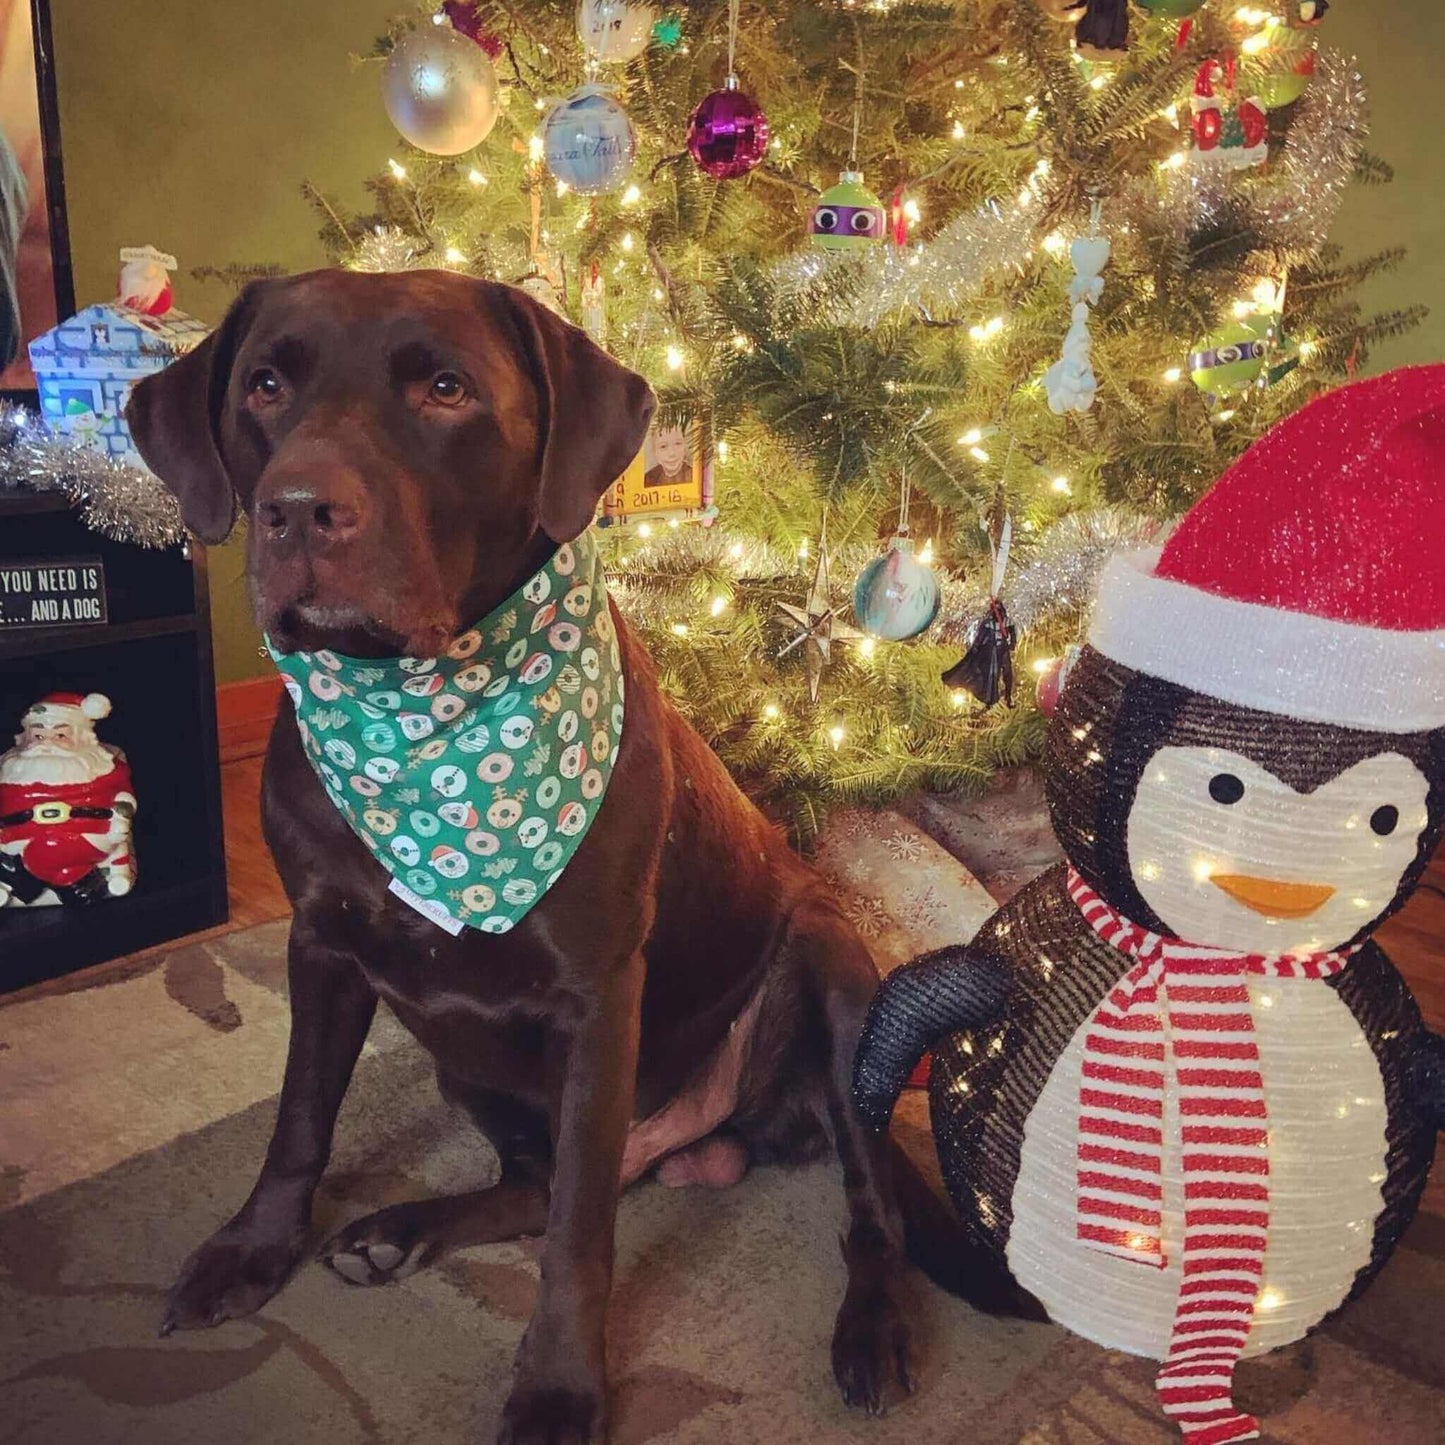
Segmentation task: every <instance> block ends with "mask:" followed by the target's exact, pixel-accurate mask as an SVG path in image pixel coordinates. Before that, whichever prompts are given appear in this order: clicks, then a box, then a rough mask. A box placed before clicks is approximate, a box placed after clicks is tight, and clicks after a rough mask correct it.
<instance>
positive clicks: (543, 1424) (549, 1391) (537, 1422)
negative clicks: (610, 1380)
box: [497, 1383, 607, 1445]
mask: <svg viewBox="0 0 1445 1445" xmlns="http://www.w3.org/2000/svg"><path fill="white" fill-rule="evenodd" d="M606 1433H607V1425H606V1409H605V1403H604V1400H603V1394H602V1391H600V1390H576V1389H565V1388H562V1387H558V1386H550V1387H549V1386H537V1385H528V1384H525V1383H520V1384H518V1385H517V1387H516V1388H515V1389H514V1390H513V1391H512V1394H511V1397H510V1398H509V1399H508V1400H507V1403H506V1405H505V1406H503V1408H502V1428H501V1430H500V1431H498V1433H497V1445H601V1442H602V1440H603V1439H604V1438H605V1437H606Z"/></svg>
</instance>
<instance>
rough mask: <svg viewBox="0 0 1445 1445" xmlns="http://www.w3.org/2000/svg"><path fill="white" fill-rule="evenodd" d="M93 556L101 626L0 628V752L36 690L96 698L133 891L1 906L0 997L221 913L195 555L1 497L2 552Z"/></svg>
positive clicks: (211, 724)
mask: <svg viewBox="0 0 1445 1445" xmlns="http://www.w3.org/2000/svg"><path fill="white" fill-rule="evenodd" d="M80 556H87V557H97V556H98V557H99V558H100V559H101V561H102V562H103V564H104V566H105V580H106V600H107V611H108V621H107V622H106V623H105V624H102V625H95V626H76V627H54V628H43V627H37V628H23V629H5V630H3V631H0V752H3V751H4V750H5V748H6V747H8V746H9V743H10V736H11V734H12V733H13V732H14V731H15V730H16V729H17V728H18V726H19V720H20V716H21V714H22V712H23V711H24V709H25V708H26V707H27V706H28V705H29V704H30V703H32V702H33V701H35V699H36V698H38V697H41V696H43V695H44V694H45V693H47V692H52V691H67V692H103V693H105V694H106V695H107V696H108V697H109V698H110V699H111V701H112V704H113V712H112V714H111V716H110V717H109V718H107V719H106V720H105V721H104V722H103V723H101V724H100V727H99V732H100V734H101V737H102V739H103V740H104V741H106V742H110V743H115V744H118V745H119V746H120V747H121V748H123V749H124V751H125V753H126V755H127V757H128V759H129V761H130V766H131V772H132V774H133V776H134V779H135V791H136V797H137V799H138V809H137V813H136V819H135V856H136V865H137V869H138V878H137V882H136V887H135V889H134V890H133V891H132V892H131V893H129V894H127V895H126V896H125V897H123V898H115V899H109V900H107V901H105V902H102V903H98V904H95V905H93V906H91V907H82V908H66V907H50V908H18V907H8V908H0V993H3V992H8V991H10V990H13V989H17V988H22V987H24V986H26V985H27V984H32V983H36V982H38V981H40V980H42V979H46V978H53V977H56V976H58V975H61V974H66V973H70V972H73V971H74V970H75V969H78V968H84V967H87V966H88V965H90V964H94V963H100V962H103V961H105V960H107V959H111V958H117V957H119V956H120V955H122V954H126V953H133V952H135V951H137V950H139V949H142V948H150V947H153V946H154V945H156V944H160V943H165V942H168V941H169V940H171V939H174V938H179V937H181V936H183V935H184V934H188V933H193V932H196V931H198V930H200V929H203V928H210V927H213V926H214V925H216V924H218V923H223V922H224V921H225V919H226V913H227V905H226V864H225V852H224V846H223V841H222V831H221V788H220V763H219V756H218V753H217V747H216V712H215V678H214V673H213V670H212V662H211V628H210V609H209V603H208V600H207V593H206V563H205V554H204V550H203V549H202V548H200V547H199V546H194V547H193V555H192V556H191V557H190V558H187V557H185V556H183V555H182V553H181V552H180V550H179V549H171V550H169V551H166V552H156V551H149V550H146V549H143V548H140V547H134V546H130V545H128V544H125V543H121V542H113V541H110V540H109V539H107V538H105V537H101V536H99V535H97V534H96V533H94V532H92V531H90V530H89V529H88V528H86V527H85V526H84V525H83V524H82V522H81V521H80V519H79V518H78V517H77V516H76V514H75V513H74V512H73V511H72V510H71V508H70V507H69V506H68V505H67V504H66V502H65V501H64V499H63V498H60V497H56V496H51V495H33V494H32V495H16V494H0V564H3V561H4V559H6V558H27V559H34V558H45V557H56V558H60V557H80Z"/></svg>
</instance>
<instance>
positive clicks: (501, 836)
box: [267, 533, 622, 934]
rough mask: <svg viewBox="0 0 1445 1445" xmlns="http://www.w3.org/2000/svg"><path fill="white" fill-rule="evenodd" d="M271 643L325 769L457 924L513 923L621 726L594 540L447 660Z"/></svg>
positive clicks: (398, 876) (414, 900) (616, 668)
mask: <svg viewBox="0 0 1445 1445" xmlns="http://www.w3.org/2000/svg"><path fill="white" fill-rule="evenodd" d="M267 648H268V649H269V651H270V653H271V656H272V658H273V659H274V661H275V663H276V666H277V667H278V668H280V669H281V672H282V674H283V676H284V678H285V682H286V691H287V692H288V693H290V694H291V701H292V703H293V704H294V706H295V708H296V722H297V726H298V727H299V728H300V729H301V741H302V743H303V745H304V746H305V749H306V756H307V759H308V760H309V761H310V763H311V766H312V768H313V769H314V770H315V772H316V776H317V777H318V778H320V779H321V783H322V786H323V787H324V788H325V789H326V792H327V794H328V795H329V797H330V798H331V801H332V802H333V803H335V804H336V806H337V807H338V808H339V809H340V810H341V813H342V815H343V816H344V817H345V819H346V821H347V822H348V823H350V824H351V826H352V828H353V829H354V830H355V832H356V835H357V836H358V837H359V838H360V839H361V841H362V842H363V843H365V844H366V846H367V847H368V848H370V849H371V851H372V854H373V855H374V856H375V857H376V859H377V860H378V861H379V862H380V863H381V864H382V865H383V866H384V867H385V868H386V869H387V871H388V872H390V873H391V875H392V884H391V891H392V892H393V893H396V894H398V895H400V897H402V898H403V899H404V900H405V901H406V902H407V903H409V904H411V906H412V907H414V908H416V909H418V910H419V911H420V912H422V913H424V914H425V915H426V916H427V917H428V918H431V919H432V920H433V921H434V922H436V923H438V924H440V925H441V927H443V928H445V929H446V930H447V931H448V932H449V933H453V934H456V933H460V932H461V930H462V928H463V926H466V927H469V928H479V929H481V930H482V931H483V932H485V933H506V932H507V931H508V930H509V929H511V928H514V927H515V926H516V924H517V923H518V921H519V920H520V919H522V918H523V917H525V915H526V913H527V911H528V909H530V908H532V907H533V905H535V904H536V902H537V900H538V899H540V898H541V897H542V895H543V894H544V893H546V891H547V890H548V889H549V888H550V887H551V886H552V885H553V884H554V883H555V882H556V881H557V879H558V878H560V877H561V876H562V870H563V869H564V868H566V866H567V864H568V863H569V862H570V861H571V858H572V855H573V854H574V853H575V852H576V851H577V849H578V847H579V846H580V845H581V842H582V839H583V838H585V837H586V836H587V829H588V828H589V827H590V826H591V823H592V820H593V818H595V817H596V816H597V810H598V809H599V808H600V807H601V805H602V796H603V794H604V793H605V792H606V791H607V783H608V780H609V779H610V778H611V776H612V764H613V760H614V759H615V757H616V755H617V748H618V744H619V742H620V740H621V737H622V661H621V657H620V655H619V652H618V646H617V632H616V628H615V627H614V626H613V622H612V614H611V612H610V611H609V609H608V603H607V583H606V578H605V577H604V576H603V573H602V566H601V563H600V562H599V561H598V557H597V548H596V545H595V543H594V542H593V540H592V536H591V534H590V533H584V534H583V535H582V536H581V537H579V538H578V539H577V540H576V541H575V542H571V543H564V544H563V545H562V546H560V547H558V548H557V550H556V552H554V553H553V554H552V558H551V560H550V561H549V562H548V563H547V565H546V566H545V567H543V568H542V570H541V571H540V572H538V573H537V575H536V576H535V577H533V578H532V579H531V580H530V581H529V582H527V583H526V584H525V585H524V586H523V587H522V588H521V589H520V590H519V591H517V592H515V593H513V594H512V596H511V597H509V598H507V600H506V601H505V602H503V603H502V604H501V606H499V607H497V608H496V609H495V610H494V611H493V612H491V613H490V614H489V615H488V616H486V617H484V618H483V619H482V620H481V621H480V622H479V623H477V625H476V626H475V627H472V628H469V629H468V630H467V631H466V632H463V633H462V634H461V636H460V637H458V638H457V639H456V641H455V642H453V643H452V645H451V647H450V648H448V649H447V655H446V656H445V657H442V658H435V657H400V658H380V659H375V658H360V657H339V656H338V655H337V654H336V653H334V652H330V651H321V652H294V653H290V654H281V653H278V652H277V651H276V650H275V648H273V647H271V644H270V640H269V639H267Z"/></svg>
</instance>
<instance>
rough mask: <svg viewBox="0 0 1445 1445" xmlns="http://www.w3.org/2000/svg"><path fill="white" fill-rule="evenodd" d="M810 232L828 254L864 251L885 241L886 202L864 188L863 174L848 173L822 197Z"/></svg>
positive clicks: (814, 243)
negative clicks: (884, 205)
mask: <svg viewBox="0 0 1445 1445" xmlns="http://www.w3.org/2000/svg"><path fill="white" fill-rule="evenodd" d="M808 231H809V239H810V240H811V241H812V243H813V245H815V246H819V247H821V248H822V249H823V250H825V251H858V250H863V249H865V248H867V247H868V246H872V245H876V244H877V243H878V242H880V241H881V240H882V239H883V235H884V214H883V202H882V201H880V200H879V199H878V197H877V196H875V195H874V194H873V192H872V191H870V190H869V189H868V187H867V186H865V185H864V184H863V172H862V171H844V172H843V174H842V175H841V176H839V177H838V184H837V185H836V186H829V187H828V189H827V190H826V191H824V192H823V194H822V195H821V196H819V197H818V200H817V204H816V205H815V206H814V207H813V215H812V220H811V222H810V224H809V227H808Z"/></svg>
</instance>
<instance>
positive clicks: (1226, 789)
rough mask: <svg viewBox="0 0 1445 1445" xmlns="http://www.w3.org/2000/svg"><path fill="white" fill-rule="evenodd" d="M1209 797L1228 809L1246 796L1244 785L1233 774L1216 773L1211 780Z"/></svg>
mask: <svg viewBox="0 0 1445 1445" xmlns="http://www.w3.org/2000/svg"><path fill="white" fill-rule="evenodd" d="M1209 796H1210V797H1211V798H1213V799H1214V801H1215V802H1216V803H1223V804H1225V806H1226V807H1227V806H1228V805H1229V804H1231V803H1237V802H1238V801H1239V800H1240V799H1241V798H1242V797H1243V796H1244V784H1243V783H1241V782H1240V781H1239V779H1238V778H1236V777H1235V776H1234V774H1233V773H1215V775H1214V776H1213V777H1212V778H1210V780H1209Z"/></svg>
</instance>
